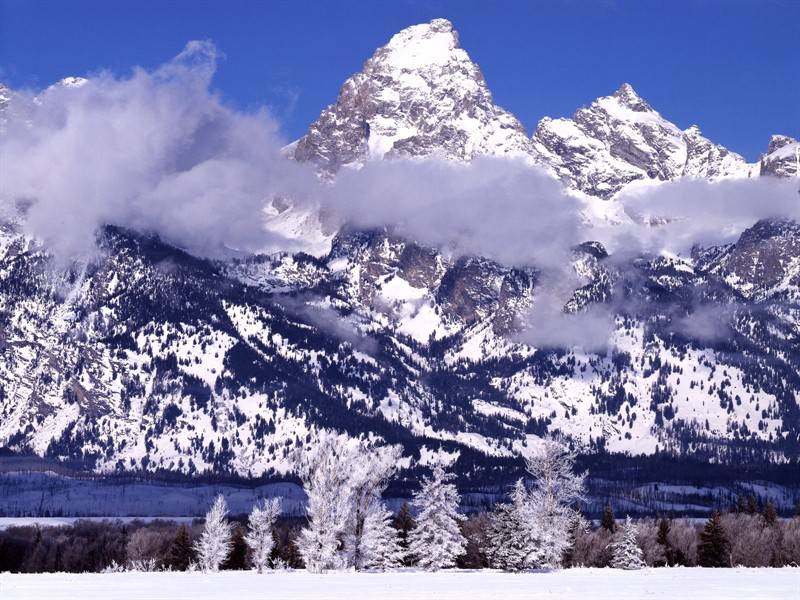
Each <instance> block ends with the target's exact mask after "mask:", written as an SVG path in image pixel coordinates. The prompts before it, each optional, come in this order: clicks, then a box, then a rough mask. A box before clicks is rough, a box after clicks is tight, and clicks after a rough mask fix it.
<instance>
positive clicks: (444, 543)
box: [409, 465, 467, 571]
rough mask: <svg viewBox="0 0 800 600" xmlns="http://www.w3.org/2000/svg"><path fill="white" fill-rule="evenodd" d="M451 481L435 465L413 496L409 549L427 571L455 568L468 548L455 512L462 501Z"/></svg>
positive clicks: (442, 470) (450, 476)
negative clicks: (414, 513) (413, 520)
mask: <svg viewBox="0 0 800 600" xmlns="http://www.w3.org/2000/svg"><path fill="white" fill-rule="evenodd" d="M450 479H452V475H450V474H449V473H445V471H444V468H443V467H442V466H441V465H436V466H435V467H434V468H433V474H432V476H431V477H425V478H424V479H423V480H422V486H421V488H420V490H419V491H417V492H416V493H415V494H414V503H413V504H414V508H416V509H417V511H418V514H417V526H416V528H414V529H413V530H412V531H411V533H410V534H409V538H410V542H409V548H410V553H411V555H412V556H414V558H415V559H416V563H417V564H418V565H419V566H421V567H422V568H423V569H426V570H429V571H437V570H439V569H444V568H448V567H453V566H455V564H456V558H457V557H458V556H459V555H461V554H463V553H464V550H465V548H466V545H467V541H466V539H465V538H464V536H463V535H462V533H461V529H460V527H459V524H460V523H461V522H462V521H463V520H464V516H463V515H461V514H460V513H459V512H458V505H459V502H460V500H461V497H460V496H459V494H458V490H457V489H456V486H455V485H453V484H452V483H447V482H448V481H449V480H450Z"/></svg>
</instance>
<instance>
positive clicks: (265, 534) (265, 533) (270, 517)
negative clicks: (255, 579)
mask: <svg viewBox="0 0 800 600" xmlns="http://www.w3.org/2000/svg"><path fill="white" fill-rule="evenodd" d="M280 514H281V500H280V498H272V499H271V500H264V501H262V502H261V503H257V504H256V505H255V506H253V510H252V511H251V512H250V517H249V518H248V520H247V534H246V535H245V536H244V541H245V542H246V543H247V547H248V548H249V549H250V564H251V565H253V566H254V567H255V568H256V569H257V570H258V572H259V573H263V572H264V569H265V568H266V567H267V565H268V564H269V559H270V555H271V554H272V548H273V547H274V546H275V540H274V539H273V537H272V528H273V526H274V525H275V521H277V519H278V516H280Z"/></svg>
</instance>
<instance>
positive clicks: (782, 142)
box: [767, 134, 797, 154]
mask: <svg viewBox="0 0 800 600" xmlns="http://www.w3.org/2000/svg"><path fill="white" fill-rule="evenodd" d="M796 143H797V140H796V139H794V138H793V137H789V136H788V135H779V134H776V135H772V136H770V138H769V145H768V146H767V154H772V153H773V152H775V151H776V150H779V149H780V148H783V147H784V146H788V145H790V144H796Z"/></svg>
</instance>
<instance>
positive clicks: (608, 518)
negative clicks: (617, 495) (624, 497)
mask: <svg viewBox="0 0 800 600" xmlns="http://www.w3.org/2000/svg"><path fill="white" fill-rule="evenodd" d="M600 525H601V526H602V527H603V529H605V530H606V531H610V532H611V533H614V532H615V531H616V530H617V522H616V520H615V519H614V511H612V510H611V505H610V504H606V507H605V509H603V516H602V518H601V519H600Z"/></svg>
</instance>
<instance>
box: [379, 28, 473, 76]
mask: <svg viewBox="0 0 800 600" xmlns="http://www.w3.org/2000/svg"><path fill="white" fill-rule="evenodd" d="M456 51H458V52H459V53H460V54H461V55H463V56H458V57H456V60H458V59H466V60H469V57H467V55H466V52H464V51H463V50H461V47H460V46H459V43H458V33H457V32H456V31H455V29H453V24H452V23H451V22H450V21H448V20H447V19H434V20H433V21H431V22H430V23H422V24H420V25H412V26H411V27H406V28H405V29H403V30H402V31H400V32H399V33H397V34H395V35H394V36H392V39H391V40H389V43H388V44H386V46H384V47H383V48H381V49H380V50H378V52H377V53H376V56H377V55H378V54H380V55H384V54H385V55H388V57H389V58H388V60H389V61H390V62H391V63H392V64H393V65H395V66H397V67H399V68H403V69H418V68H421V67H425V66H428V65H441V64H445V63H447V62H449V61H451V60H453V59H454V52H456Z"/></svg>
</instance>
